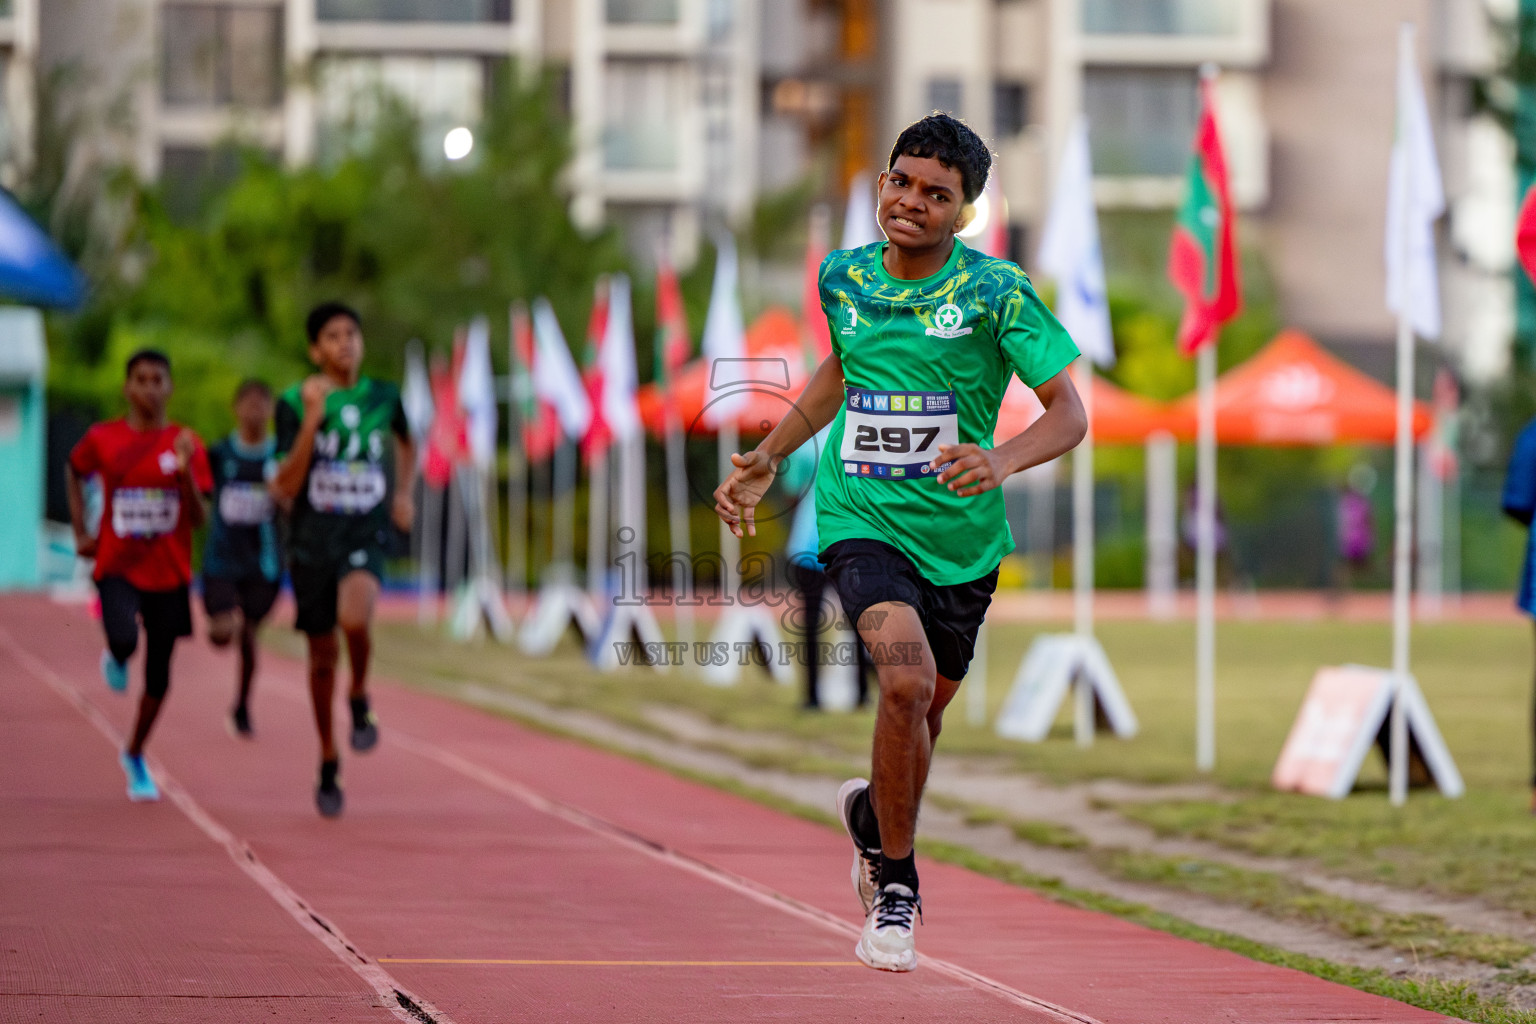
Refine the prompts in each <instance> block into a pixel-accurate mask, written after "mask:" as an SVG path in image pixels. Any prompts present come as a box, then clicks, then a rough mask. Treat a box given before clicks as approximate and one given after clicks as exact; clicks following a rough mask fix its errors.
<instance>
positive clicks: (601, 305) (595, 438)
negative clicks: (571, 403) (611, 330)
mask: <svg viewBox="0 0 1536 1024" xmlns="http://www.w3.org/2000/svg"><path fill="white" fill-rule="evenodd" d="M607 333H608V279H607V278H606V277H603V278H598V281H597V294H596V295H595V296H594V297H593V299H592V315H591V317H590V318H588V320H587V350H586V353H585V356H584V358H583V359H582V371H581V379H582V383H583V384H585V385H586V388H587V401H588V402H590V403H591V405H592V419H591V421H590V422H589V423H588V424H587V433H586V436H585V437H583V438H582V439H581V452H582V454H583V455H585V456H586V457H587V458H589V459H590V458H592V457H593V456H594V455H598V454H601V453H603V452H606V451H607V450H608V445H609V443H610V442H611V441H612V440H613V430H612V428H611V427H610V426H609V425H608V421H607V420H606V419H604V418H603V362H602V360H601V359H600V358H598V357H599V354H600V353H601V351H602V347H603V336H604V335H606V334H607Z"/></svg>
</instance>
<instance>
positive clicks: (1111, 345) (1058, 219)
mask: <svg viewBox="0 0 1536 1024" xmlns="http://www.w3.org/2000/svg"><path fill="white" fill-rule="evenodd" d="M1039 258H1040V269H1041V270H1043V271H1044V272H1045V273H1046V274H1047V275H1049V276H1050V277H1051V278H1052V279H1053V280H1054V281H1055V282H1056V319H1058V320H1060V321H1061V325H1062V326H1063V327H1065V328H1066V329H1067V333H1068V334H1070V335H1072V340H1073V341H1075V342H1077V347H1078V349H1079V350H1080V351H1081V352H1082V353H1083V355H1085V356H1087V357H1088V358H1089V359H1091V360H1093V361H1094V362H1095V363H1097V364H1098V365H1099V366H1113V365H1114V362H1115V339H1114V335H1113V334H1112V333H1111V331H1110V326H1109V300H1108V297H1107V296H1106V295H1105V289H1104V256H1103V253H1102V252H1101V251H1100V249H1099V215H1098V211H1097V210H1096V209H1095V208H1094V203H1093V167H1092V163H1091V161H1090V159H1089V156H1088V122H1087V121H1086V120H1085V119H1084V118H1083V117H1082V115H1078V118H1077V120H1076V121H1075V122H1074V123H1073V125H1072V131H1071V133H1070V134H1069V135H1068V136H1067V146H1066V149H1065V150H1064V151H1063V152H1062V154H1061V167H1060V169H1059V170H1058V171H1057V173H1056V191H1055V192H1054V194H1052V196H1051V208H1050V210H1049V211H1047V213H1046V217H1045V230H1044V231H1043V232H1042V233H1041V236H1040V257H1039Z"/></svg>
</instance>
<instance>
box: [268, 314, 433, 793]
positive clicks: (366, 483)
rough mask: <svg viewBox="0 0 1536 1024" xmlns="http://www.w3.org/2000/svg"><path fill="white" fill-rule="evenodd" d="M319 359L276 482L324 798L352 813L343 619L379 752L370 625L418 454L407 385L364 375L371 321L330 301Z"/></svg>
mask: <svg viewBox="0 0 1536 1024" xmlns="http://www.w3.org/2000/svg"><path fill="white" fill-rule="evenodd" d="M304 326H305V330H306V333H307V334H308V336H309V358H310V361H311V362H313V363H314V364H315V365H316V366H317V367H319V369H320V372H319V373H317V374H314V375H312V376H310V377H309V378H308V379H306V380H305V381H304V382H303V383H302V384H295V385H294V386H293V387H291V388H289V389H288V390H287V391H285V392H284V393H283V395H282V397H281V398H280V399H279V400H278V403H277V411H276V416H275V419H276V421H277V455H278V457H280V458H281V459H282V462H281V463H280V464H279V465H278V468H277V474H276V475H275V477H274V478H273V481H272V490H273V492H274V494H276V495H277V496H278V497H279V498H280V499H282V500H283V501H286V502H291V503H292V507H291V509H290V511H289V527H290V529H289V537H288V558H289V570H288V571H289V577H290V579H291V580H292V583H293V597H294V602H295V603H296V604H297V605H298V617H297V620H296V621H295V623H294V624H295V625H296V626H297V627H298V629H299V631H300V632H302V633H304V634H306V635H307V636H308V637H309V689H310V698H311V700H312V701H313V703H314V708H315V727H316V728H317V729H318V730H319V732H320V784H319V786H318V787H317V788H316V790H315V805H316V806H317V807H318V808H319V810H320V813H321V814H322V815H324V816H325V817H328V818H333V817H335V816H336V815H338V814H340V813H341V808H342V794H341V787H340V785H339V781H338V778H337V775H338V772H339V770H340V759H339V756H338V754H337V750H336V740H335V737H334V736H333V735H332V732H331V711H332V704H333V702H334V694H335V689H336V662H337V660H338V656H339V654H340V650H339V647H338V645H337V642H336V627H337V626H338V625H339V626H340V627H341V631H342V633H343V634H345V636H346V638H347V656H348V660H349V661H350V662H351V663H352V686H351V690H350V691H349V701H348V703H349V705H350V707H351V711H352V736H351V740H352V749H353V750H357V751H366V750H372V749H373V747H374V745H375V744H376V743H378V740H379V730H378V725H377V723H376V722H375V720H374V717H373V712H372V711H371V710H370V709H369V706H368V688H367V687H368V657H369V654H370V653H371V651H372V639H371V637H370V636H369V626H370V624H371V622H372V620H373V604H374V600H375V599H376V598H377V597H378V595H379V582H380V580H381V579H382V577H383V572H384V555H385V551H386V549H387V546H388V542H389V530H390V526H391V524H393V525H394V526H395V527H397V528H399V529H401V530H409V529H410V528H411V520H412V519H413V518H414V516H415V509H414V507H413V504H412V501H411V483H412V477H411V474H412V473H413V471H414V469H415V466H416V453H415V448H414V446H413V445H412V443H411V434H410V428H409V425H408V424H407V422H406V418H405V409H404V407H403V406H402V405H401V402H400V389H399V388H397V387H395V386H394V385H393V384H388V383H385V382H384V381H379V380H373V379H372V378H370V377H364V376H362V362H363V332H362V321H361V319H360V318H359V317H358V315H357V313H356V311H354V310H352V309H350V308H349V307H347V306H345V305H342V304H341V303H339V302H326V303H322V304H321V305H319V306H316V307H315V308H314V309H313V310H311V311H310V314H309V316H308V318H307V319H306V321H305V325H304Z"/></svg>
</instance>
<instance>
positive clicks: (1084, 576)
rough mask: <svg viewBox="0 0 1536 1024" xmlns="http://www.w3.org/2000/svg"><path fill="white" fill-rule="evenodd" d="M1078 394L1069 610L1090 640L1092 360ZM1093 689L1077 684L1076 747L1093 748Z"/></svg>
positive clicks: (1082, 362) (1085, 362)
mask: <svg viewBox="0 0 1536 1024" xmlns="http://www.w3.org/2000/svg"><path fill="white" fill-rule="evenodd" d="M1077 365H1078V383H1079V385H1080V386H1079V388H1078V392H1079V394H1080V395H1081V397H1082V402H1083V413H1084V415H1085V416H1086V418H1087V420H1088V432H1087V433H1086V434H1084V435H1083V439H1082V441H1081V442H1079V443H1078V446H1077V448H1076V449H1075V450H1074V451H1073V453H1072V611H1073V620H1074V623H1075V629H1076V632H1077V635H1078V637H1079V639H1082V640H1091V639H1092V638H1093V373H1094V371H1093V360H1092V359H1089V358H1088V357H1087V356H1084V357H1082V358H1080V359H1079V360H1078V364H1077ZM1093 726H1094V716H1093V687H1092V685H1091V684H1090V683H1089V681H1088V680H1087V679H1086V678H1079V679H1078V681H1077V711H1076V714H1075V715H1074V716H1073V732H1074V734H1075V736H1076V739H1077V745H1078V746H1080V747H1088V746H1092V745H1093Z"/></svg>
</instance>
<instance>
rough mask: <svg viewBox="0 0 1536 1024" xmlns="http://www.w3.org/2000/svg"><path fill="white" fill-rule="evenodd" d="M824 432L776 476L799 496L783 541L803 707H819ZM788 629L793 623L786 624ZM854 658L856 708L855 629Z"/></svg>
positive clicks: (862, 658) (860, 670)
mask: <svg viewBox="0 0 1536 1024" xmlns="http://www.w3.org/2000/svg"><path fill="white" fill-rule="evenodd" d="M826 434H827V432H826V431H825V430H823V431H822V433H821V434H819V435H818V436H817V438H816V440H815V443H814V444H808V445H802V446H801V447H800V448H799V449H798V450H797V451H796V452H794V454H792V455H790V457H789V458H787V459H785V460H784V464H783V465H782V466H780V467H779V478H780V479H781V480H782V481H783V482H784V485H785V486H786V487H788V488H790V489H791V490H792V491H794V492H795V493H797V494H799V496H800V504H799V505H798V506H797V507H796V509H795V518H794V520H793V522H792V523H791V524H790V528H789V539H788V542H787V543H786V544H785V546H784V547H785V550H784V557H785V561H786V563H787V565H788V575H789V582H790V585H791V586H793V587H794V588H795V592H796V593H797V594H799V595H800V608H799V615H798V616H795V615H791V616H790V617H789V618H790V619H791V621H792V623H794V624H798V626H799V629H798V630H797V632H798V633H799V636H798V637H797V639H798V640H799V642H800V643H802V644H804V645H805V646H804V648H803V649H804V651H805V657H804V662H805V704H804V707H805V708H806V709H807V710H811V711H814V710H819V709H820V708H821V694H820V691H819V684H820V677H821V659H820V657H818V647H817V644H818V643H819V641H820V637H821V629H822V624H823V622H822V620H823V613H824V612H825V611H826V594H827V587H828V583H827V573H826V566H824V565H822V563H821V561H820V560H819V559H818V558H817V555H818V554H819V553H820V548H821V538H820V534H819V533H818V531H817V529H816V462H817V457H818V456H819V455H820V454H821V446H822V444H823V443H824V442H825V441H826ZM790 628H791V629H793V628H794V627H793V625H791V627H790ZM853 646H854V657H855V659H856V665H857V675H856V677H855V678H856V679H857V681H858V688H859V690H858V694H859V695H858V704H857V706H858V707H863V706H864V703H865V701H866V700H867V699H868V696H869V670H870V668H871V665H870V662H869V655H868V654H867V653H866V652H865V650H864V644H863V642H862V641H860V640H859V637H858V633H856V632H855V633H853Z"/></svg>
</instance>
